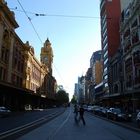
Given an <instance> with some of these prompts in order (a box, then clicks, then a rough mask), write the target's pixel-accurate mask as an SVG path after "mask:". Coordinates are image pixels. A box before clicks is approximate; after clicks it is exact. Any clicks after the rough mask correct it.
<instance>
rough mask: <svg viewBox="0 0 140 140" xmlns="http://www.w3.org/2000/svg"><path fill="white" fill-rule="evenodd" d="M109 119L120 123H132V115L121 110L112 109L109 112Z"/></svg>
mask: <svg viewBox="0 0 140 140" xmlns="http://www.w3.org/2000/svg"><path fill="white" fill-rule="evenodd" d="M108 118H110V119H113V120H118V121H131V120H132V114H131V113H129V112H126V111H124V110H122V109H120V108H110V109H109V110H108Z"/></svg>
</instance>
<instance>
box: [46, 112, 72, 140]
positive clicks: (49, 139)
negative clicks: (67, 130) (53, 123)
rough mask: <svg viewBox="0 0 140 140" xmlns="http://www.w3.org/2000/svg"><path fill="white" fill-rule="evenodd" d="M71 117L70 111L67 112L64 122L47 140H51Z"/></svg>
mask: <svg viewBox="0 0 140 140" xmlns="http://www.w3.org/2000/svg"><path fill="white" fill-rule="evenodd" d="M70 115H71V109H70V110H69V114H68V116H67V118H66V119H65V120H64V122H63V123H62V124H61V125H60V126H59V127H58V128H57V129H55V131H53V132H52V133H51V135H50V136H49V138H48V140H53V138H54V136H55V135H56V134H57V133H58V132H59V131H60V129H61V128H62V127H63V126H64V125H65V123H66V122H67V121H68V120H69V118H70Z"/></svg>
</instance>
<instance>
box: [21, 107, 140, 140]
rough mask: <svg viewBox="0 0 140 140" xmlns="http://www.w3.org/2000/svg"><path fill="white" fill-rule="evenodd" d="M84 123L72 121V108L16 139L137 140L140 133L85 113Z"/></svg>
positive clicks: (139, 137)
mask: <svg viewBox="0 0 140 140" xmlns="http://www.w3.org/2000/svg"><path fill="white" fill-rule="evenodd" d="M84 117H85V120H86V125H85V126H84V125H83V124H82V122H80V123H79V124H78V125H77V124H76V123H75V122H74V113H73V108H72V107H70V108H67V110H66V111H65V112H64V113H63V114H62V115H60V116H59V117H57V118H55V119H54V120H52V121H50V122H48V123H46V124H44V125H42V126H41V127H38V128H36V129H34V130H32V131H30V132H29V133H26V134H25V135H23V136H21V137H19V138H18V140H38V139H40V140H87V139H88V140H93V139H94V140H139V139H140V133H137V132H134V131H132V130H130V129H127V128H124V127H121V126H119V125H116V124H113V123H111V122H109V121H106V120H102V119H100V118H97V117H95V116H93V115H91V114H89V113H85V116H84Z"/></svg>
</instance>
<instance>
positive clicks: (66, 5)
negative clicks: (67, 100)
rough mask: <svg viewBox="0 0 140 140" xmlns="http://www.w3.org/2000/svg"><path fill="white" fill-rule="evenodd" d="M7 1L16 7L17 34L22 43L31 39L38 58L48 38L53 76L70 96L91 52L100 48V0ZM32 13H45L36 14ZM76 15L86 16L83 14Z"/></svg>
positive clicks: (86, 67) (85, 69) (10, 6)
mask: <svg viewBox="0 0 140 140" xmlns="http://www.w3.org/2000/svg"><path fill="white" fill-rule="evenodd" d="M6 1H7V3H8V6H9V8H11V10H13V9H17V10H13V11H14V12H15V17H16V20H17V22H18V24H19V26H20V27H19V28H18V29H16V32H17V34H18V36H19V37H20V38H21V40H22V41H23V42H24V43H25V42H26V41H29V42H30V44H31V46H33V47H34V49H35V56H36V57H37V58H38V60H40V50H41V47H42V46H43V43H44V42H45V40H46V39H47V38H49V40H50V42H51V43H52V48H53V53H54V60H53V76H54V77H55V78H56V80H57V83H58V84H60V85H63V86H64V88H65V89H66V91H67V92H68V93H69V94H70V97H71V96H72V95H73V93H74V84H75V83H77V80H78V76H81V75H82V74H83V75H85V73H86V71H87V69H88V67H89V64H90V63H89V62H90V57H91V55H92V53H93V52H94V51H97V50H99V49H101V45H100V44H101V40H100V14H99V11H100V9H99V3H100V0H39V1H38V0H6ZM18 1H19V2H20V3H21V5H22V6H23V8H24V10H25V11H26V12H27V13H26V14H27V16H28V17H29V18H30V19H31V22H32V24H33V26H34V28H35V30H36V32H37V33H38V36H39V38H40V39H41V41H40V39H39V38H38V36H37V34H36V33H35V31H34V29H33V27H32V25H31V23H30V22H29V20H28V18H27V16H26V15H25V13H24V12H21V11H20V10H22V8H21V6H20V4H19V3H18ZM31 13H38V14H46V15H47V16H35V15H34V14H31ZM55 15H56V16H55ZM57 15H58V16H57ZM59 15H64V16H59ZM69 16H77V17H69ZM78 16H85V18H80V17H78ZM86 17H87V18H86ZM88 17H93V18H88Z"/></svg>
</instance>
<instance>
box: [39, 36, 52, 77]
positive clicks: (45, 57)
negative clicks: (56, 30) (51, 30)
mask: <svg viewBox="0 0 140 140" xmlns="http://www.w3.org/2000/svg"><path fill="white" fill-rule="evenodd" d="M40 58H41V63H43V64H45V65H46V66H47V67H48V69H49V72H50V73H51V74H52V62H53V51H52V47H51V43H50V41H49V39H48V38H47V40H46V41H45V43H44V46H43V47H42V48H41V54H40Z"/></svg>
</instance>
